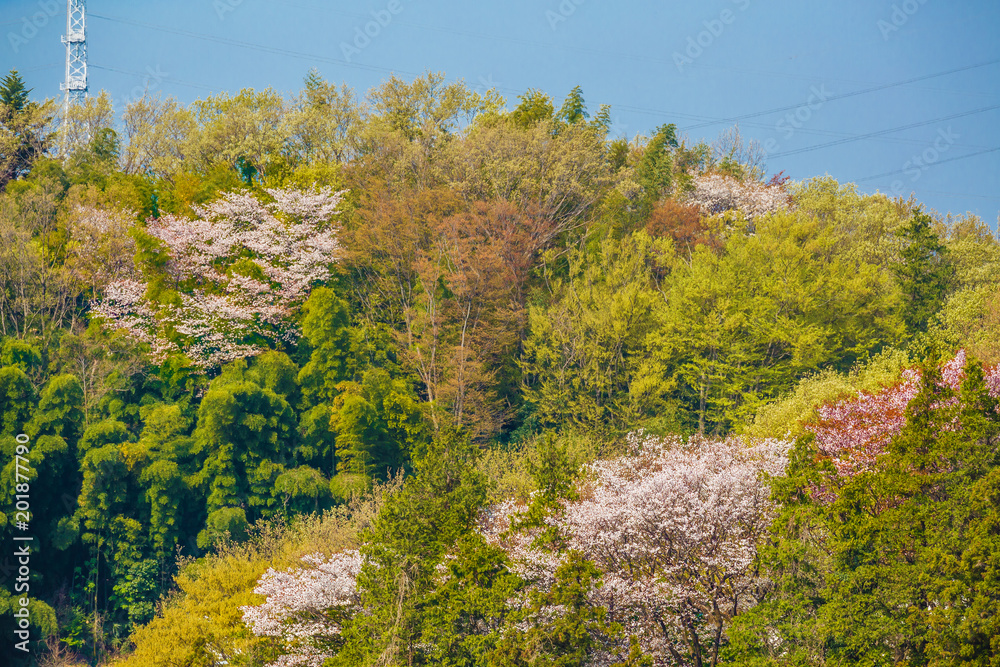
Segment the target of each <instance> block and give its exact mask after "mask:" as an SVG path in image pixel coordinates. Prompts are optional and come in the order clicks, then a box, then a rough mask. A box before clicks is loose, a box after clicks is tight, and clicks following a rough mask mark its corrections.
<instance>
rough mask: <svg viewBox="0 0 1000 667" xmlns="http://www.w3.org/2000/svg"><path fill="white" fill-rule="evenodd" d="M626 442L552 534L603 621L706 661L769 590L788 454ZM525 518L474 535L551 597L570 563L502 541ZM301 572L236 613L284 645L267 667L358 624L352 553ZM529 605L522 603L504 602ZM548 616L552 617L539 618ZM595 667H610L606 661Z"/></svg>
mask: <svg viewBox="0 0 1000 667" xmlns="http://www.w3.org/2000/svg"><path fill="white" fill-rule="evenodd" d="M628 442H629V447H630V450H631V451H630V453H629V454H628V455H626V456H623V457H621V458H617V459H613V460H609V461H598V462H596V463H593V464H591V465H590V466H589V469H588V474H587V476H586V481H585V482H584V483H583V484H581V485H580V488H579V492H580V493H579V497H578V499H577V500H573V501H566V502H564V503H563V505H562V507H561V509H560V510H559V511H558V512H557V513H556V515H555V516H552V517H551V518H550V522H551V524H552V525H553V526H556V527H557V528H558V529H559V531H560V533H562V534H563V535H564V537H565V539H566V540H567V542H568V544H567V546H568V547H569V548H571V549H575V550H579V551H581V552H583V554H584V556H585V557H586V558H587V559H589V560H591V561H592V562H594V563H595V564H596V565H597V567H598V568H599V569H600V570H601V571H602V572H603V573H604V577H603V582H604V583H603V586H602V587H600V588H597V589H595V590H592V591H591V596H592V599H593V603H594V604H596V605H603V606H606V607H607V609H608V620H609V621H617V622H619V623H621V624H622V625H624V626H625V628H626V629H627V630H628V631H629V633H630V634H635V635H636V636H638V637H639V639H640V642H641V644H642V647H643V649H644V650H645V651H646V652H647V653H649V654H651V655H654V656H659V662H660V663H661V664H663V663H665V662H666V661H669V660H673V661H674V662H680V663H681V664H687V662H686V661H687V660H688V659H689V658H691V657H692V654H693V652H695V651H701V652H702V655H705V653H704V651H707V650H709V649H707V648H706V649H702V648H692V646H695V645H696V643H695V642H693V640H692V638H693V637H697V639H698V642H700V644H699V645H698V646H701V647H711V646H712V645H713V642H714V641H716V638H718V637H721V632H722V628H723V627H724V625H725V624H726V623H727V622H728V620H729V619H730V618H732V616H733V615H734V614H735V613H736V612H737V611H741V610H743V609H745V608H747V607H749V606H752V605H754V604H755V603H756V601H757V597H756V596H757V594H758V593H759V591H758V589H759V588H760V587H761V586H762V585H763V584H764V583H765V582H763V581H762V580H761V579H760V577H759V575H758V574H757V571H756V568H755V558H756V554H757V551H756V545H757V543H758V540H759V539H760V538H761V536H762V535H763V533H764V531H766V530H767V528H768V527H769V525H770V522H771V520H772V518H773V514H774V511H775V508H774V506H773V505H772V503H771V501H770V495H769V490H768V487H767V485H766V483H765V477H766V476H767V475H781V474H783V472H784V469H785V465H786V460H787V453H788V450H789V447H790V444H791V443H789V442H787V441H784V440H773V439H768V440H753V441H749V440H742V439H740V438H729V439H727V440H723V441H718V440H709V439H704V438H692V439H691V440H689V441H687V442H684V441H683V440H681V439H680V438H678V437H674V438H663V439H661V438H653V437H649V436H644V435H642V434H641V433H640V434H633V435H632V436H630V437H629V440H628ZM522 509H523V507H522V506H520V505H519V504H518V503H515V502H513V501H511V502H506V503H502V504H501V505H499V506H495V507H493V508H491V509H490V510H489V511H487V512H485V513H484V514H483V516H482V521H481V524H480V526H481V527H480V530H481V531H482V532H483V534H484V535H485V536H486V538H487V540H488V541H490V542H492V543H494V544H498V545H500V546H501V547H503V549H504V550H505V551H506V552H507V554H508V556H509V558H510V561H511V564H512V565H511V566H512V567H513V568H514V569H515V570H516V571H517V572H518V574H520V576H522V577H523V578H524V579H525V581H526V582H527V583H528V585H530V586H533V587H537V588H539V589H545V590H547V589H549V588H550V587H551V586H552V585H553V583H554V582H555V580H556V576H555V572H556V569H557V568H558V567H559V566H560V565H561V564H562V562H563V561H564V560H565V555H566V554H565V553H562V554H559V553H555V552H551V551H547V550H545V549H542V548H539V547H537V546H536V545H535V540H534V536H533V535H532V534H530V533H525V532H512V531H510V530H509V528H510V526H511V524H512V523H513V522H514V519H515V518H516V515H517V514H518V513H519V512H520V511H521V510H522ZM305 560H306V562H307V563H308V564H309V565H310V567H307V568H304V569H299V570H291V571H288V572H275V571H273V570H271V571H268V573H267V574H265V575H264V577H262V578H261V580H260V584H259V585H258V587H257V589H256V592H257V593H260V594H261V595H266V596H267V601H266V602H265V603H264V604H263V605H262V606H258V607H244V608H243V619H244V622H245V623H246V624H247V625H248V626H249V627H250V628H251V629H252V630H253V632H254V633H255V634H257V635H258V636H263V637H274V638H277V639H278V640H279V641H280V643H281V645H282V647H283V650H284V652H285V653H284V655H283V657H281V658H280V659H279V660H278V661H277V662H275V663H272V664H273V665H274V666H280V667H292V666H293V665H309V666H313V665H319V664H321V663H322V660H323V659H324V658H325V657H327V656H329V655H331V653H332V652H333V651H334V650H335V647H336V646H337V645H338V634H339V632H340V627H341V623H342V621H343V620H344V619H346V618H347V617H348V616H349V615H350V614H353V613H356V612H357V611H358V610H359V598H358V593H357V589H356V581H357V576H358V573H359V572H360V568H361V564H362V559H361V556H359V555H358V554H357V552H353V551H352V552H344V553H342V554H338V555H335V556H333V557H332V558H330V559H329V560H323V559H321V558H319V557H315V556H314V557H309V558H307V559H305ZM526 603H527V599H526V598H525V597H524V596H523V595H521V596H519V597H518V598H517V599H514V600H511V601H510V604H512V605H514V606H518V605H522V604H526ZM549 613H551V614H552V615H558V614H559V613H560V609H556V608H553V609H550V610H543V615H544V614H549ZM624 649H625V651H626V652H627V650H628V647H627V646H625V647H624ZM594 660H595V661H594V662H593V664H594V665H604V664H611V662H610V661H611V657H610V656H609V655H597V656H594Z"/></svg>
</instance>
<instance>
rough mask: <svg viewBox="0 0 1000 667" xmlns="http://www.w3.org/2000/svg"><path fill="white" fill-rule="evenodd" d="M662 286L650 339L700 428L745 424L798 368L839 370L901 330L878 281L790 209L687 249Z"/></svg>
mask: <svg viewBox="0 0 1000 667" xmlns="http://www.w3.org/2000/svg"><path fill="white" fill-rule="evenodd" d="M664 291H665V292H666V299H665V306H666V307H665V308H663V309H662V310H661V311H660V313H661V325H660V326H659V327H658V328H657V331H656V335H655V336H654V337H653V338H652V342H651V344H650V347H651V348H652V350H653V352H652V354H653V355H654V356H655V357H658V358H660V359H662V361H663V363H664V365H665V366H666V367H667V368H669V369H670V377H672V378H673V379H674V380H675V381H676V382H677V384H678V392H679V395H680V396H681V397H682V404H683V405H684V406H685V408H686V411H687V413H688V415H689V420H690V421H689V423H690V424H692V426H694V425H696V427H697V430H698V431H700V432H715V433H720V432H725V431H727V430H728V429H730V428H732V426H733V425H735V424H738V423H740V422H742V421H745V420H748V419H749V418H750V417H751V416H752V415H753V413H754V412H755V411H756V409H757V408H758V407H759V406H760V405H761V404H762V403H763V402H764V401H766V400H768V399H771V398H773V397H776V396H777V395H780V394H781V393H783V392H785V391H787V390H789V389H791V387H792V386H793V385H794V383H795V381H796V380H797V379H798V378H799V377H800V376H801V375H802V374H804V373H805V372H808V371H809V370H812V369H816V368H821V367H823V366H825V365H831V366H833V367H834V368H839V369H841V370H847V369H849V368H850V367H851V365H853V364H854V363H855V362H856V361H857V360H858V359H861V358H864V357H865V356H866V355H868V354H869V353H870V352H872V351H877V350H878V349H879V348H881V347H882V346H884V345H886V343H888V342H889V341H893V340H896V339H897V337H898V336H899V334H900V333H901V329H902V326H901V322H900V321H899V316H898V315H897V312H898V304H899V301H898V298H899V297H898V294H897V292H896V290H895V287H894V285H893V284H892V282H891V280H890V278H889V277H888V276H887V275H885V274H884V273H883V272H881V271H880V270H879V269H878V268H877V267H874V266H871V265H867V264H864V263H860V264H859V263H856V262H855V261H853V260H852V259H850V258H847V257H843V256H840V255H839V254H838V253H837V252H836V237H835V235H834V234H833V232H832V230H831V228H830V227H829V226H826V225H824V224H822V222H821V221H819V220H817V219H815V218H810V217H807V216H804V215H802V214H800V213H781V214H775V215H773V216H771V217H769V218H766V219H764V220H762V221H761V222H760V223H758V225H757V230H756V233H755V234H753V235H752V236H745V235H742V234H737V235H734V236H732V237H731V238H730V239H729V240H728V242H727V244H726V248H725V251H724V253H723V254H722V255H721V256H719V255H716V254H714V253H712V252H711V251H709V250H708V249H707V248H706V247H705V246H697V247H696V248H695V250H694V252H693V254H692V257H691V260H690V262H685V263H683V264H680V265H679V266H678V267H677V268H676V269H675V270H674V272H673V273H672V274H671V275H670V277H669V278H668V279H667V280H666V281H665V283H664Z"/></svg>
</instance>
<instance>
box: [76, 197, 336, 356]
mask: <svg viewBox="0 0 1000 667" xmlns="http://www.w3.org/2000/svg"><path fill="white" fill-rule="evenodd" d="M267 192H268V194H269V195H270V196H271V197H272V198H273V199H274V201H273V202H271V203H262V202H261V201H259V200H258V198H257V197H255V196H254V195H253V194H251V193H248V192H234V193H227V194H224V195H222V197H220V198H219V199H218V200H217V201H215V202H213V203H211V204H208V205H207V206H203V207H199V206H195V207H192V208H193V209H194V211H195V214H196V217H195V218H193V219H189V218H185V217H181V216H177V215H166V216H163V217H161V218H159V219H156V220H150V221H149V222H148V223H147V231H148V232H149V234H150V235H152V236H153V237H155V238H156V239H159V240H160V241H161V242H162V244H163V246H164V248H165V250H166V254H167V258H168V259H167V263H166V270H167V273H168V275H169V276H170V278H172V279H173V281H174V282H175V284H176V285H177V286H178V294H179V301H180V303H179V304H177V303H174V304H170V305H161V304H153V303H151V302H150V301H149V300H148V299H147V298H146V296H147V289H146V287H148V286H145V285H143V286H142V289H141V290H140V289H139V286H140V285H142V283H137V282H136V281H134V280H122V281H117V282H113V283H111V284H110V285H108V286H107V288H106V289H105V296H104V298H103V299H100V300H98V301H97V302H95V303H94V304H93V308H92V312H93V313H94V314H95V315H97V316H99V317H101V318H102V319H104V320H105V321H106V322H107V323H108V325H109V326H111V327H113V328H116V329H124V330H126V331H128V332H129V333H130V334H131V335H133V336H134V337H135V338H136V339H138V340H142V341H145V342H149V343H150V344H151V345H152V347H153V352H154V359H155V360H157V361H161V360H162V359H163V358H164V357H165V356H166V355H167V354H169V353H170V352H173V351H181V352H184V353H185V354H187V355H188V356H189V357H190V358H191V359H192V360H193V361H195V362H196V363H198V364H199V365H201V366H202V367H205V368H211V367H215V366H219V365H221V364H224V363H226V362H228V361H232V360H233V359H238V358H243V357H247V356H252V355H253V354H256V353H258V352H260V351H261V350H260V348H259V346H258V344H257V343H255V342H254V340H253V339H255V338H257V339H260V338H263V339H267V340H281V341H284V342H293V341H294V340H295V339H296V338H297V337H298V331H297V329H295V327H294V326H293V325H292V324H291V323H290V322H289V319H288V316H289V314H290V313H291V311H292V310H293V309H294V308H295V307H296V306H298V305H300V304H301V303H302V301H303V300H304V299H305V298H306V297H307V296H308V293H309V290H310V288H311V287H312V285H313V284H315V283H316V282H319V281H323V280H326V279H327V278H329V276H330V266H331V264H332V263H333V262H335V261H336V260H337V259H339V257H340V251H341V247H340V244H339V242H338V240H337V235H336V232H337V228H336V226H335V225H333V224H332V223H331V219H332V218H333V216H334V215H336V209H337V206H338V204H339V203H340V201H341V198H342V195H343V193H342V192H333V191H332V190H331V189H330V188H324V189H320V190H318V191H315V192H302V191H299V190H293V189H271V190H268V191H267ZM140 292H141V293H140ZM168 329H170V330H172V331H174V332H176V333H179V334H181V335H182V336H183V339H182V340H183V342H181V343H179V344H175V343H173V342H171V341H169V340H168V339H167V336H166V331H167V330H168Z"/></svg>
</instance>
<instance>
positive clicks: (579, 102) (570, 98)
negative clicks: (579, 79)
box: [556, 86, 590, 125]
mask: <svg viewBox="0 0 1000 667" xmlns="http://www.w3.org/2000/svg"><path fill="white" fill-rule="evenodd" d="M587 118H590V114H588V113H587V104H586V102H584V101H583V89H582V88H580V86H575V87H574V88H573V90H571V91H569V95H567V96H566V101H565V102H563V105H562V108H561V109H559V113H558V114H556V119H557V120H560V121H562V122H563V123H565V124H566V125H573V124H575V123H579V122H580V121H583V120H586V119H587Z"/></svg>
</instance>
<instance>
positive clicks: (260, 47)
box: [90, 14, 419, 76]
mask: <svg viewBox="0 0 1000 667" xmlns="http://www.w3.org/2000/svg"><path fill="white" fill-rule="evenodd" d="M90 16H91V17H93V18H95V19H101V20H104V21H112V22H115V23H124V24H126V25H134V26H139V27H141V28H148V29H149V30H158V31H160V32H166V33H170V34H173V35H181V36H184V37H192V38H194V39H203V40H206V41H209V42H216V43H217V44H225V45H227V46H237V47H240V48H243V49H250V50H253V51H261V52H263V53H273V54H276V55H282V56H289V57H292V58H300V59H303V60H308V61H310V62H326V63H331V64H334V65H339V66H341V67H353V68H356V69H363V70H369V71H374V72H389V73H394V72H396V73H400V74H408V75H410V76H419V74H417V73H416V72H409V71H406V70H402V69H390V68H387V67H376V66H375V65H363V64H361V63H352V62H348V61H346V60H341V59H340V58H331V57H329V56H321V55H317V54H313V53H303V52H301V51H292V50H291V49H281V48H278V47H274V46H267V45H265V44H255V43H253V42H244V41H241V40H237V39H228V38H225V37H216V36H214V35H205V34H202V33H197V32H191V31H189V30H180V29H177V28H167V27H164V26H159V25H154V24H152V23H144V22H142V21H133V20H130V19H123V18H119V17H115V16H103V15H101V14H90Z"/></svg>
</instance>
